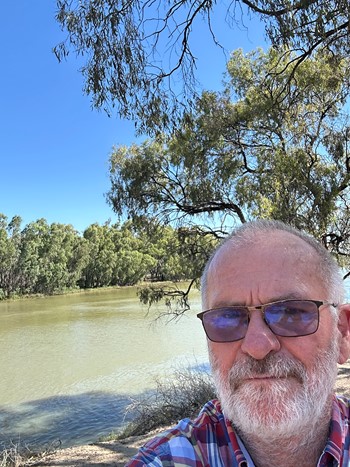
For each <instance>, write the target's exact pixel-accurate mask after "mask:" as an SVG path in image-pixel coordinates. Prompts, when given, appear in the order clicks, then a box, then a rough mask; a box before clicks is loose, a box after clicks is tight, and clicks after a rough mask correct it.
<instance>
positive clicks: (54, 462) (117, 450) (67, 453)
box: [22, 362, 350, 467]
mask: <svg viewBox="0 0 350 467" xmlns="http://www.w3.org/2000/svg"><path fill="white" fill-rule="evenodd" d="M336 390H337V393H338V394H344V395H346V396H348V397H350V362H347V363H346V364H344V365H341V366H340V367H339V376H338V381H337V387H336ZM159 431H162V430H157V431H153V432H152V433H149V434H148V435H147V436H134V437H131V438H126V439H124V440H122V441H108V442H97V443H93V444H89V445H86V446H77V447H72V448H68V449H60V450H57V451H56V452H55V453H52V454H49V455H46V456H45V457H43V458H42V459H36V460H33V461H31V462H28V463H26V464H25V465H26V466H43V467H82V466H86V467H96V466H101V467H104V466H106V467H111V466H114V467H115V466H118V467H122V466H125V463H126V462H127V460H128V459H130V458H131V457H132V456H133V455H135V454H136V452H137V450H138V449H139V448H140V447H141V446H142V445H143V444H144V443H145V442H146V441H147V440H148V439H150V438H152V437H153V436H154V435H155V434H156V433H157V432H159ZM22 465H23V464H22Z"/></svg>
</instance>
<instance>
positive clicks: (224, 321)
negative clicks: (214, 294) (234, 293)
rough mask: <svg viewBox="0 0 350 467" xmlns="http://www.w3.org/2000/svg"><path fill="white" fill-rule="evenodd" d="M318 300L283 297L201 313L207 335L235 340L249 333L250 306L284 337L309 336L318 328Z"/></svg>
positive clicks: (199, 315)
mask: <svg viewBox="0 0 350 467" xmlns="http://www.w3.org/2000/svg"><path fill="white" fill-rule="evenodd" d="M325 303H326V302H322V301H316V300H284V301H281V302H274V303H269V304H266V305H262V306H257V307H244V306H227V307H222V308H215V309H212V310H207V311H204V312H202V313H199V314H198V315H197V316H198V318H200V319H201V320H202V323H203V327H204V330H205V332H206V335H207V337H208V339H210V340H211V341H213V342H234V341H238V340H240V339H243V337H244V336H245V335H246V332H247V329H248V325H249V314H250V312H251V310H258V311H261V312H262V313H263V318H264V320H265V323H266V324H267V325H268V326H269V328H270V329H271V331H272V332H273V333H274V334H276V335H278V336H283V337H297V336H307V335H309V334H313V333H314V332H316V331H317V329H318V323H319V307H320V306H321V305H323V304H325Z"/></svg>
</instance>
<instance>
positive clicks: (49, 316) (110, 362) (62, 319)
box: [0, 287, 207, 446]
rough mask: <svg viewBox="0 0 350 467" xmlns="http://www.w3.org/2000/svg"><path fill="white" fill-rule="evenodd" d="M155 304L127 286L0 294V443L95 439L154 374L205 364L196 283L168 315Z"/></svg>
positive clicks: (119, 420) (151, 383)
mask: <svg viewBox="0 0 350 467" xmlns="http://www.w3.org/2000/svg"><path fill="white" fill-rule="evenodd" d="M162 311H165V310H164V309H162V308H160V309H158V310H157V311H155V310H154V311H153V312H152V313H151V314H149V315H148V316H147V307H144V306H142V305H141V304H140V302H139V300H138V298H137V296H136V289H135V288H132V287H130V288H122V289H110V290H102V291H94V292H85V293H81V294H80V293H79V294H73V295H66V296H57V297H48V298H38V299H25V300H18V301H14V302H3V303H0V370H1V373H0V443H2V444H6V443H7V444H8V442H9V440H13V441H14V442H18V441H20V442H21V443H28V444H31V445H33V444H39V445H41V446H42V445H44V444H46V443H52V442H56V441H57V440H60V441H61V442H62V444H63V446H70V445H75V444H82V443H87V442H92V441H96V440H97V438H98V437H99V436H102V435H104V434H108V433H109V432H111V431H113V430H117V429H118V428H119V427H121V426H122V425H123V423H125V420H124V418H123V415H124V413H125V407H126V406H127V405H128V404H129V403H130V397H138V396H140V395H142V394H145V393H147V391H150V390H152V388H154V387H155V378H156V377H161V378H165V379H166V378H169V377H171V374H172V373H173V372H174V371H175V370H176V369H177V368H183V367H191V366H202V365H203V366H206V365H207V351H206V340H205V336H204V331H203V330H202V326H201V323H200V321H199V320H198V319H197V318H196V316H195V315H196V313H198V312H199V311H200V299H199V293H198V292H194V293H193V295H192V297H191V311H189V312H187V313H186V315H185V316H184V317H182V318H181V319H180V320H178V321H176V322H175V321H172V322H169V323H167V324H166V323H165V320H157V321H155V320H154V318H155V316H156V313H157V312H162Z"/></svg>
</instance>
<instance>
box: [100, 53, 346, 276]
mask: <svg viewBox="0 0 350 467" xmlns="http://www.w3.org/2000/svg"><path fill="white" fill-rule="evenodd" d="M294 59H296V54H295V53H294V52H292V51H289V50H288V49H285V50H284V51H283V54H281V51H277V50H275V49H271V50H269V51H267V52H263V51H262V50H258V51H254V52H252V53H250V54H248V55H244V54H243V52H242V51H241V50H238V51H236V52H234V53H233V54H232V58H231V60H230V62H229V64H228V69H227V77H226V83H225V86H224V89H223V91H222V92H220V93H219V92H217V93H214V92H205V93H203V94H202V96H201V98H199V99H198V101H197V104H196V108H195V111H194V112H192V113H189V114H187V115H186V116H185V117H184V119H183V121H182V125H181V128H180V129H179V130H178V131H176V132H175V133H174V134H173V135H172V136H170V137H167V138H166V137H165V136H162V137H160V136H159V137H157V138H155V139H154V140H152V141H147V142H144V143H142V144H141V145H139V146H136V145H133V146H130V147H129V148H126V147H123V148H116V149H115V151H114V152H113V153H112V155H111V163H110V167H111V169H110V177H111V190H110V192H109V193H108V198H109V201H110V203H111V204H112V206H113V207H114V209H115V210H116V212H118V213H123V214H124V215H127V216H129V217H130V218H132V219H134V220H136V219H140V218H141V219H144V218H153V219H154V218H156V219H157V221H158V222H161V223H168V224H169V223H174V222H176V223H177V225H180V226H183V227H181V228H182V229H184V227H185V226H187V225H196V230H197V232H200V238H202V239H205V238H206V236H207V237H211V238H212V239H214V238H220V237H222V236H224V235H226V234H227V232H228V231H229V230H230V229H231V228H232V226H233V225H235V224H236V223H240V222H245V221H246V220H249V219H252V218H256V217H260V218H275V219H279V220H282V221H285V222H288V223H290V224H292V225H295V226H296V227H298V228H301V229H304V230H306V231H308V232H310V233H311V234H313V235H314V236H316V237H317V238H318V239H319V240H321V241H322V242H323V243H324V244H325V246H326V247H327V248H329V249H330V250H331V251H333V252H334V253H335V254H336V255H337V257H338V259H339V260H341V262H342V265H345V264H346V265H347V267H350V256H349V255H350V249H349V247H350V242H349V238H350V225H349V221H348V205H349V182H350V155H349V151H348V146H349V136H350V127H349V126H348V118H349V115H348V113H347V112H348V107H347V99H348V96H349V84H350V83H349V76H350V73H349V71H350V67H349V65H350V62H349V59H348V58H340V57H338V56H335V55H333V54H330V53H328V52H326V51H320V52H318V53H317V54H315V56H314V58H312V59H309V60H308V61H304V62H302V63H300V64H299V66H298V67H297V69H291V68H290V67H289V64H290V63H291V62H293V60H294ZM271 70H273V74H272V71H271ZM147 168H148V169H147ZM208 225H209V226H211V228H208ZM213 226H215V228H214V227H213ZM181 228H179V229H178V232H181ZM183 232H184V233H185V230H183ZM190 232H191V229H189V232H187V234H185V235H184V236H183V239H182V243H180V244H182V246H183V250H182V251H183V252H184V251H187V252H189V251H190V250H191V248H190V246H189V244H187V241H188V240H185V238H190V235H188V234H189V233H190ZM195 243H196V246H198V238H197V239H196V242H195ZM180 244H178V245H177V246H176V249H178V248H179V245H180ZM191 258H205V254H203V252H198V253H197V254H195V251H194V250H193V251H192V253H191ZM189 261H190V259H189ZM194 262H195V264H194V267H193V269H192V271H191V274H190V277H193V278H198V277H199V275H200V271H201V266H200V265H199V264H196V260H194ZM186 264H189V262H188V263H187V262H186Z"/></svg>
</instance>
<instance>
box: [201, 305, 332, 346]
mask: <svg viewBox="0 0 350 467" xmlns="http://www.w3.org/2000/svg"><path fill="white" fill-rule="evenodd" d="M286 302H311V303H314V304H315V305H316V306H317V312H318V313H317V327H316V329H315V331H312V332H308V333H307V334H299V335H296V336H280V337H303V336H310V335H311V334H315V332H316V331H317V330H318V326H319V323H320V307H321V306H324V305H328V306H332V307H334V308H337V306H338V304H336V303H332V302H329V301H327V300H310V299H286V300H277V301H275V302H269V303H264V304H263V305H256V306H246V305H227V306H220V307H216V308H210V309H208V310H204V311H201V312H200V313H198V314H197V318H199V319H200V320H201V321H202V325H203V328H204V331H205V334H206V336H207V338H208V339H209V340H210V341H212V342H218V343H222V344H225V343H229V342H237V341H240V340H242V339H244V337H245V335H246V333H245V334H244V336H243V337H240V338H238V339H232V340H229V341H228V340H224V341H218V340H213V339H211V338H210V337H209V336H208V332H207V330H206V328H205V324H204V318H203V317H204V315H205V314H206V313H209V312H210V311H216V310H220V309H223V308H225V309H230V310H231V309H242V308H243V309H245V310H247V312H248V313H247V315H248V326H249V321H250V313H251V312H252V311H261V312H262V315H263V320H264V322H265V324H266V326H267V327H268V328H269V329H270V330H271V332H273V334H275V335H276V336H279V334H277V333H276V332H275V331H273V330H272V329H271V327H270V325H269V324H268V323H267V322H266V320H265V308H266V307H268V306H270V305H276V304H281V303H286ZM248 326H247V329H246V331H247V330H248Z"/></svg>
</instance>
